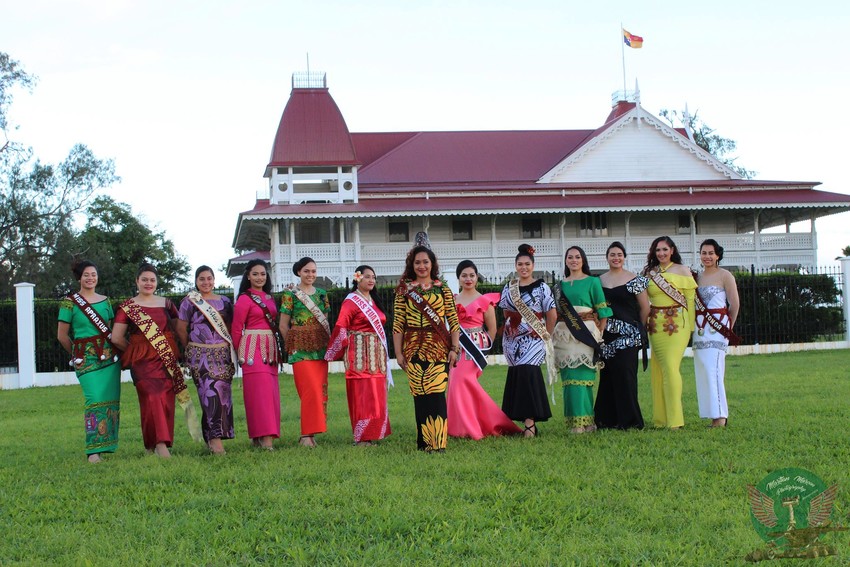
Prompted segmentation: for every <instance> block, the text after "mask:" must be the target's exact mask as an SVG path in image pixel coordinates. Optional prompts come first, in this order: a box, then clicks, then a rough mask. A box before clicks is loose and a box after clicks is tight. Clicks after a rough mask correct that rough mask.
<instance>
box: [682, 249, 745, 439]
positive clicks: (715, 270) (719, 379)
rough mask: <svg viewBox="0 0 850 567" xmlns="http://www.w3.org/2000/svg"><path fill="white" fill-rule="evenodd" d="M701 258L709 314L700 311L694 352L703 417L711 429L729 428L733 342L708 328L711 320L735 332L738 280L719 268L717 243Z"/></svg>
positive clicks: (701, 292)
mask: <svg viewBox="0 0 850 567" xmlns="http://www.w3.org/2000/svg"><path fill="white" fill-rule="evenodd" d="M699 257H700V261H701V262H702V265H703V267H704V268H705V269H704V270H703V272H702V273H701V274H699V276H698V277H697V284H698V285H699V287H698V288H697V293H698V294H699V296H700V298H701V300H702V302H703V304H704V305H703V306H704V307H705V309H706V311H704V312H703V311H697V314H696V329H695V330H694V337H693V342H692V343H691V344H692V348H693V351H694V374H695V375H696V383H697V401H698V402H699V416H700V417H703V418H707V419H710V420H711V427H726V418H727V417H729V406H728V405H727V403H726V386H725V384H724V379H725V374H726V349H727V347H728V346H729V339H728V338H726V337H724V336H723V335H722V334H721V333H720V332H719V331H717V330H716V329H714V328H713V327H712V326H711V325H709V324H707V323H708V322H707V316H711V317H712V318H713V319H715V320H716V321H717V322H719V323H720V324H721V325H723V326H724V327H726V328H727V329H729V330H731V329H732V328H733V327H734V326H735V320H736V319H737V318H738V309H739V308H740V301H739V299H738V286H737V284H736V283H735V276H733V275H732V273H731V272H729V271H728V270H724V269H723V268H721V267H720V266H719V264H720V260H722V259H723V247H722V246H720V244H718V243H717V241H716V240H714V239H711V238H710V239H708V240H706V241H704V242H703V243H702V244H701V245H700V247H699Z"/></svg>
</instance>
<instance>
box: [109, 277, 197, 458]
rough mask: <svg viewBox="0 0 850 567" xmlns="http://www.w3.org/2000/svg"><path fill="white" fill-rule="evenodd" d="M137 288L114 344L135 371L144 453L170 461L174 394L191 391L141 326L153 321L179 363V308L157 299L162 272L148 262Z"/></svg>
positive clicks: (121, 314) (123, 310)
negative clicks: (174, 372)
mask: <svg viewBox="0 0 850 567" xmlns="http://www.w3.org/2000/svg"><path fill="white" fill-rule="evenodd" d="M136 286H137V287H138V289H139V293H138V294H137V295H136V296H135V297H132V298H130V299H128V300H127V301H125V302H124V303H122V304H121V306H120V308H119V309H118V312H117V313H116V314H115V324H114V325H113V327H112V344H114V345H115V346H116V347H117V348H118V349H120V350H123V351H124V353H123V354H122V355H121V366H122V368H129V369H130V375H131V376H132V377H133V383H134V384H135V385H136V392H137V393H138V395H139V410H140V413H141V418H142V439H143V440H144V443H145V449H146V450H147V451H148V452H153V453H155V454H156V455H157V456H159V457H163V458H168V457H170V456H171V453H170V451H169V450H168V448H169V447H171V445H172V443H173V441H174V400H175V394H176V392H177V391H182V390H184V389H185V388H186V386H185V385H184V384H183V380H182V374H181V375H178V376H175V375H173V374H172V372H170V371H169V368H168V366H169V365H168V364H167V362H166V360H165V359H164V357H163V356H162V355H161V354H160V353H158V352H157V350H156V349H155V348H154V346H153V344H152V342H151V338H150V337H148V336H147V335H146V333H145V332H144V331H143V330H142V328H147V325H142V328H140V327H139V325H138V322H139V321H145V322H147V321H148V320H152V321H153V323H154V325H156V327H157V328H158V329H159V332H161V334H162V335H163V336H164V337H165V344H164V345H162V347H163V351H164V353H165V355H166V356H168V352H169V350H170V352H171V355H170V356H172V357H173V360H174V362H175V364H176V359H177V353H179V352H180V351H179V350H178V348H177V341H176V340H175V335H174V329H173V325H174V320H176V319H177V308H176V307H174V304H173V303H171V301H169V300H168V299H165V298H164V297H159V296H157V295H154V294H155V293H156V286H157V271H156V268H155V267H153V266H152V265H151V264H148V263H144V264H142V265H141V266H139V270H138V272H137V274H136ZM128 330H129V340H128V339H127V332H128ZM152 330H153V327H152V326H151V327H150V328H148V334H151V335H153V334H154V333H153V332H152ZM157 339H158V337H155V338H153V340H154V341H155V342H157ZM161 340H162V339H159V341H161ZM178 371H179V369H178Z"/></svg>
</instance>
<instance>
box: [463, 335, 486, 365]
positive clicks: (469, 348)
mask: <svg viewBox="0 0 850 567" xmlns="http://www.w3.org/2000/svg"><path fill="white" fill-rule="evenodd" d="M459 338H460V346H461V347H463V350H464V351H466V354H467V355H469V358H470V359H471V360H472V362H474V363H475V366H477V367H478V369H479V370H482V371H483V370H484V369H485V368H487V357H485V356H484V353H483V352H481V349H480V348H478V345H477V344H475V341H473V340H472V337H470V336H469V335H468V334H467V333H466V329H464V328H463V327H461V328H460V335H459Z"/></svg>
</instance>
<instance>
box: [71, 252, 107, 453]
mask: <svg viewBox="0 0 850 567" xmlns="http://www.w3.org/2000/svg"><path fill="white" fill-rule="evenodd" d="M72 270H73V272H74V277H76V279H77V281H79V282H80V291H79V292H77V293H76V294H72V295H71V296H69V297H67V298H66V299H65V300H63V301H62V305H61V306H60V307H59V328H58V330H57V333H56V336H57V338H58V340H59V344H61V345H62V348H64V349H65V351H67V352H68V354H70V355H71V364H72V365H73V367H74V372H76V374H77V380H79V381H80V386H82V388H83V396H84V397H85V402H86V403H85V407H84V410H83V411H84V414H83V415H84V418H85V431H86V455H87V458H88V460H89V462H90V463H99V462H100V461H101V460H102V459H101V454H102V453H114V452H115V450H116V449H117V448H118V423H119V417H120V410H121V367H120V366H119V365H118V363H117V360H116V359H115V351H114V349H113V347H112V344H111V343H110V342H109V338H108V332H107V336H104V334H103V332H101V331H99V330H98V328H97V326H96V325H95V323H93V322H92V320H91V319H90V318H89V317H88V316H87V315H86V314H85V312H84V309H85V307H83V305H81V303H82V304H87V306H88V307H91V308H92V309H93V310H94V312H95V313H96V314H97V317H98V318H99V319H100V321H101V322H102V323H103V324H105V326H106V329H111V328H112V320H113V319H114V318H115V314H114V313H113V311H112V305H111V304H110V303H109V299H107V298H106V296H103V295H100V294H99V293H97V292H96V291H95V288H96V287H97V282H98V280H97V266H95V265H94V264H93V263H91V262H88V261H83V262H80V263H78V264H76V265H75V266H74V267H73V269H72ZM74 296H78V297H80V298H82V299H83V301H82V302H79V299H74Z"/></svg>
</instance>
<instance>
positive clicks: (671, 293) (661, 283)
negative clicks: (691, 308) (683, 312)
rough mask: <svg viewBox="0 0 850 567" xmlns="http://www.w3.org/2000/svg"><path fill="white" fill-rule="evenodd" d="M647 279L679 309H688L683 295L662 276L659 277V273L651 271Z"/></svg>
mask: <svg viewBox="0 0 850 567" xmlns="http://www.w3.org/2000/svg"><path fill="white" fill-rule="evenodd" d="M649 277H650V279H651V280H652V281H654V282H655V285H657V286H658V289H660V290H661V291H663V292H664V293H665V294H667V297H669V298H670V299H672V300H673V301H675V302H676V303H677V304H678V305H679V307H681V308H683V309H687V308H688V300H687V299H686V298H685V295H684V294H683V293H682V292H681V291H679V290H678V289H676V286H674V285H673V284H671V283H670V282H668V281H667V280H665V279H664V276H662V275H661V272H656V271H655V270H652V271H651V272H649Z"/></svg>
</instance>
